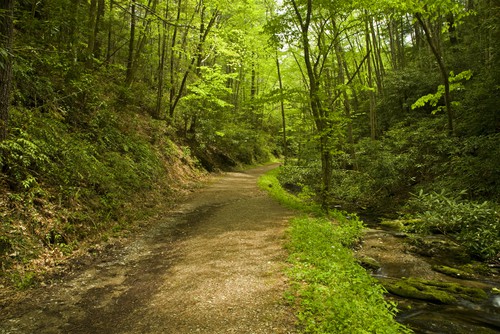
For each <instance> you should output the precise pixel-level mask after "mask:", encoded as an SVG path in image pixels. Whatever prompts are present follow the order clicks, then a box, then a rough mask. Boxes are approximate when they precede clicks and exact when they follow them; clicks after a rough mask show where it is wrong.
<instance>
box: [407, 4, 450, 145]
mask: <svg viewBox="0 0 500 334" xmlns="http://www.w3.org/2000/svg"><path fill="white" fill-rule="evenodd" d="M415 16H416V17H417V20H418V22H419V23H420V25H421V27H422V29H423V30H424V34H425V38H426V39H427V43H428V44H429V47H430V48H431V51H432V53H433V54H434V57H435V58H436V61H437V63H438V67H439V72H440V73H441V78H442V79H443V85H444V103H445V107H446V114H447V116H448V135H449V136H453V134H454V130H455V129H454V124H453V122H454V115H453V109H452V108H451V94H450V79H449V77H448V70H447V68H446V64H445V63H444V60H443V56H442V55H441V52H440V51H439V47H438V45H437V43H436V41H435V39H434V38H433V35H432V32H431V30H430V28H429V26H428V24H427V22H425V21H424V19H423V18H422V15H421V14H420V13H417V14H416V15H415Z"/></svg>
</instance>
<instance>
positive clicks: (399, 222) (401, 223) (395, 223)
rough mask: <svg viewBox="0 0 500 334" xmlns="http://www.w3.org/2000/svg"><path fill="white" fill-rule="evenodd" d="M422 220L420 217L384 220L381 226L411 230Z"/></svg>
mask: <svg viewBox="0 0 500 334" xmlns="http://www.w3.org/2000/svg"><path fill="white" fill-rule="evenodd" d="M420 222H421V220H418V219H395V220H383V221H381V222H380V226H383V227H386V228H390V229H392V230H395V231H407V230H411V227H412V226H414V225H415V224H418V223H420Z"/></svg>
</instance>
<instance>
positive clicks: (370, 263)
mask: <svg viewBox="0 0 500 334" xmlns="http://www.w3.org/2000/svg"><path fill="white" fill-rule="evenodd" d="M356 260H357V261H358V263H359V265H360V266H361V267H363V268H365V269H368V270H373V271H377V270H378V269H380V268H381V265H380V263H379V262H378V261H377V260H375V259H374V258H372V257H369V256H363V257H359V258H357V259H356Z"/></svg>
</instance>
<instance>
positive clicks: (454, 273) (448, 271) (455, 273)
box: [432, 265, 474, 279]
mask: <svg viewBox="0 0 500 334" xmlns="http://www.w3.org/2000/svg"><path fill="white" fill-rule="evenodd" d="M432 270H434V271H437V272H438V273H442V274H445V275H448V276H451V277H455V278H461V279H473V278H474V275H473V274H471V273H468V272H466V271H463V270H460V269H457V268H452V267H448V266H442V265H435V266H432Z"/></svg>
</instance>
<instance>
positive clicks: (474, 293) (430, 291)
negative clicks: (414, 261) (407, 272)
mask: <svg viewBox="0 0 500 334" xmlns="http://www.w3.org/2000/svg"><path fill="white" fill-rule="evenodd" d="M382 284H383V285H384V287H385V288H386V289H387V291H388V292H390V293H392V294H394V295H398V296H401V297H405V298H412V299H420V300H425V301H429V302H433V303H439V304H455V303H456V302H457V299H459V298H460V299H467V300H470V301H473V302H477V301H481V300H484V299H487V298H488V295H487V294H486V292H485V291H483V290H482V289H479V288H471V287H464V286H462V285H460V284H457V283H447V282H436V281H428V280H423V279H418V278H404V279H401V280H397V281H394V280H392V281H391V280H383V281H382Z"/></svg>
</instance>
